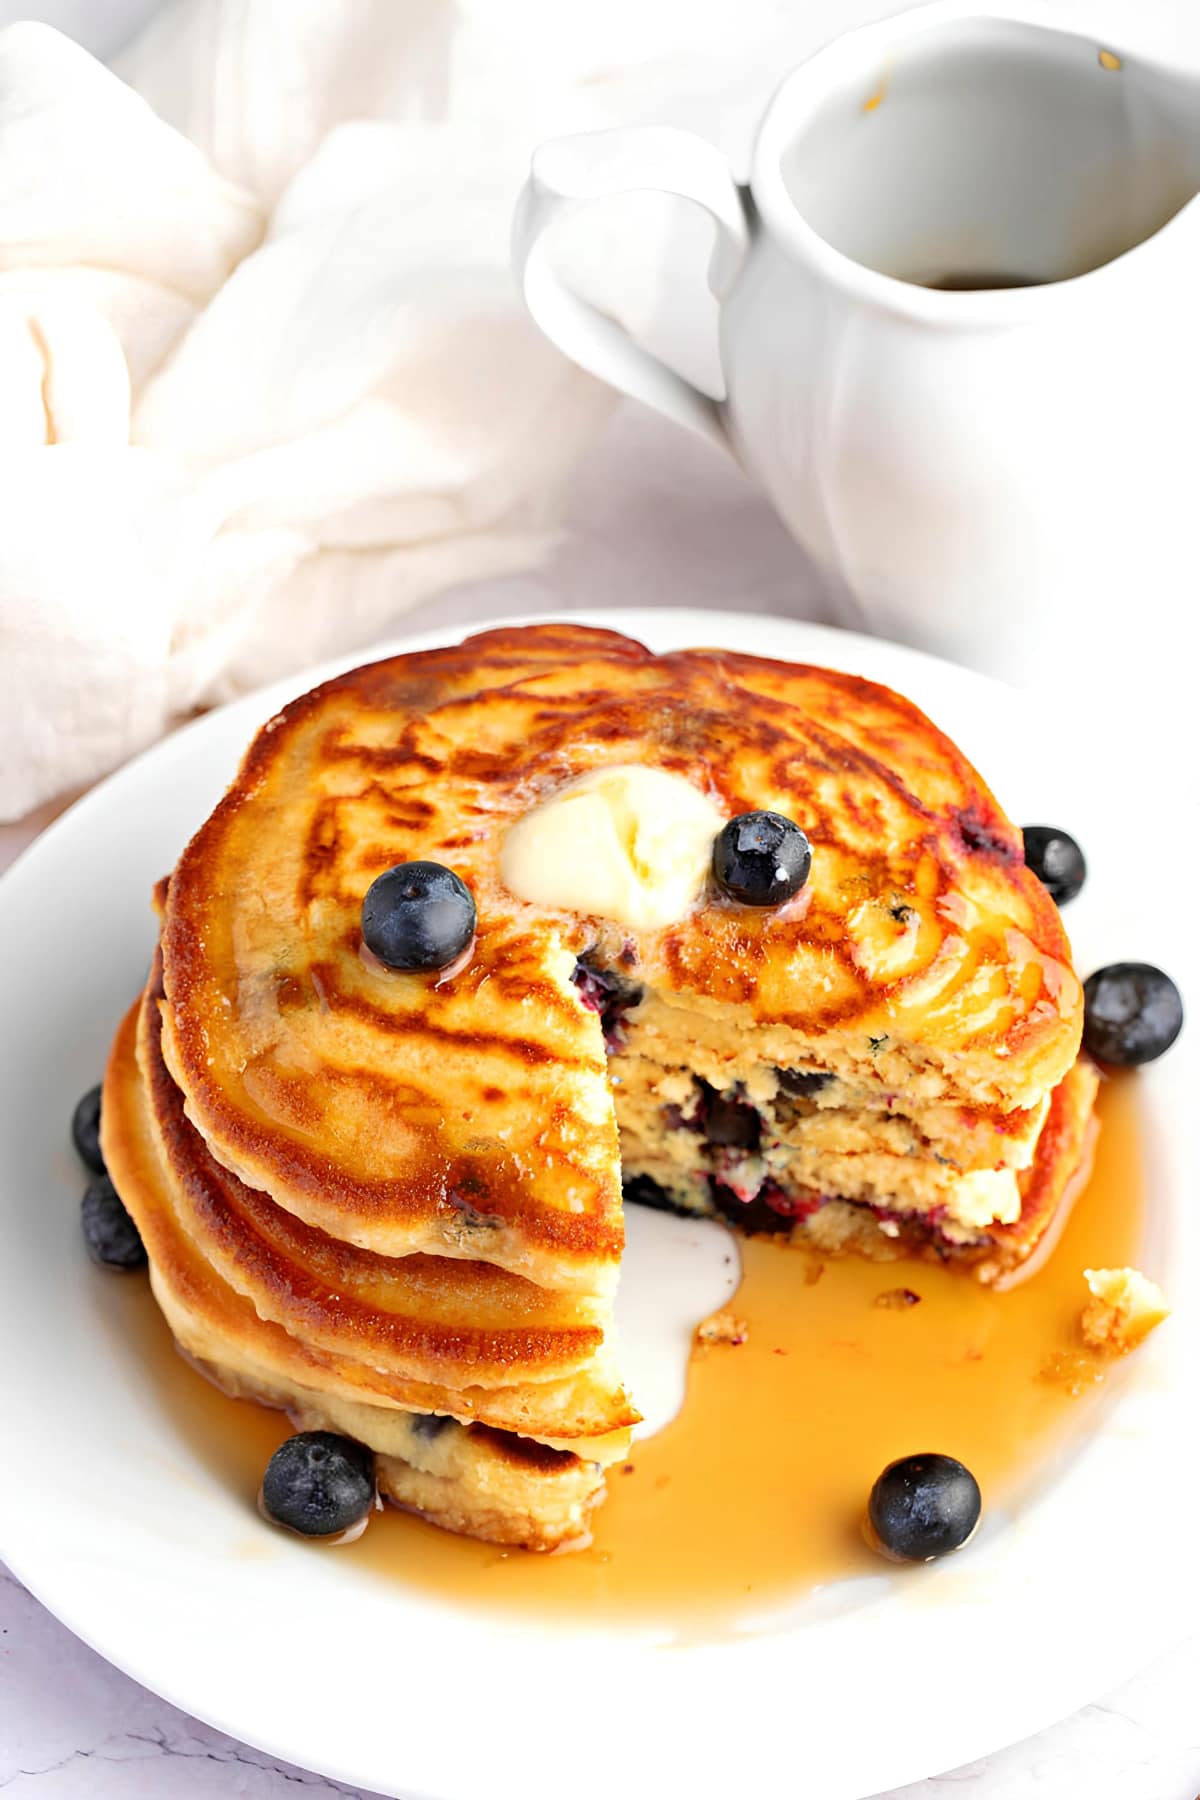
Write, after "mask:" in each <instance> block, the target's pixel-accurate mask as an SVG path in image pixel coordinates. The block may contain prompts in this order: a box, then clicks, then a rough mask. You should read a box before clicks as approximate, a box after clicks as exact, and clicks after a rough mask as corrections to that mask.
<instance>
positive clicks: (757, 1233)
mask: <svg viewBox="0 0 1200 1800" xmlns="http://www.w3.org/2000/svg"><path fill="white" fill-rule="evenodd" d="M708 1191H709V1194H710V1196H711V1198H712V1203H713V1206H714V1208H715V1209H716V1211H717V1212H718V1213H720V1215H721V1217H722V1218H723V1219H726V1220H728V1222H729V1224H730V1225H735V1226H736V1227H737V1229H738V1230H739V1231H741V1232H744V1233H745V1234H746V1236H747V1237H778V1236H779V1235H780V1234H781V1233H783V1232H785V1231H788V1232H790V1231H791V1229H792V1226H793V1224H794V1223H795V1217H796V1215H795V1214H793V1213H789V1212H786V1211H784V1210H782V1208H781V1207H780V1206H778V1205H772V1201H773V1200H776V1201H777V1200H781V1199H782V1195H781V1193H780V1190H779V1189H778V1188H777V1187H776V1186H775V1184H774V1182H771V1181H765V1182H764V1183H763V1185H762V1187H761V1188H760V1189H759V1191H758V1193H757V1194H755V1195H754V1197H753V1199H751V1200H740V1199H739V1198H738V1196H737V1195H736V1194H735V1193H734V1191H733V1189H732V1188H730V1187H726V1185H725V1183H724V1182H723V1181H720V1180H718V1178H717V1177H716V1176H715V1175H710V1176H709V1178H708Z"/></svg>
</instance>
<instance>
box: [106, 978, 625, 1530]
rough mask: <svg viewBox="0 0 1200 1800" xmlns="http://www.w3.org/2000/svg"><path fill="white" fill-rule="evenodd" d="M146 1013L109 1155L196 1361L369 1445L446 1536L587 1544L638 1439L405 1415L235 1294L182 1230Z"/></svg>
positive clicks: (110, 1087)
mask: <svg viewBox="0 0 1200 1800" xmlns="http://www.w3.org/2000/svg"><path fill="white" fill-rule="evenodd" d="M145 1011H146V1009H145V1006H144V1004H141V1005H139V1006H137V1007H134V1008H133V1009H132V1010H131V1011H130V1013H129V1014H128V1016H127V1017H126V1019H125V1021H124V1023H123V1024H122V1027H121V1029H120V1031H119V1033H118V1034H117V1038H116V1041H115V1043H114V1045H113V1051H112V1055H111V1056H110V1058H109V1063H108V1069H107V1072H106V1075H105V1081H104V1098H103V1112H104V1143H105V1154H106V1158H107V1161H108V1168H109V1173H110V1174H111V1176H112V1179H113V1181H114V1182H115V1184H116V1186H117V1188H118V1191H119V1192H120V1193H121V1195H122V1197H123V1198H124V1200H125V1202H126V1205H127V1206H128V1207H129V1209H130V1211H131V1212H132V1213H133V1215H134V1217H135V1218H136V1219H137V1222H138V1227H139V1229H140V1231H141V1233H142V1237H143V1240H144V1242H145V1245H146V1249H147V1252H148V1255H149V1258H150V1280H151V1284H152V1286H153V1290H154V1296H155V1299H156V1300H157V1301H158V1304H159V1306H160V1308H161V1310H162V1312H163V1316H164V1317H165V1319H166V1321H167V1324H168V1326H169V1327H170V1329H171V1332H172V1334H173V1335H174V1338H175V1341H176V1343H177V1344H178V1346H179V1348H180V1350H181V1351H182V1352H183V1353H184V1355H185V1356H187V1358H188V1359H189V1361H191V1362H193V1363H194V1364H195V1366H196V1367H197V1369H198V1370H199V1372H200V1373H202V1374H204V1375H206V1376H207V1377H208V1378H209V1379H210V1380H211V1381H213V1382H214V1383H215V1384H216V1385H217V1386H219V1387H221V1388H222V1389H223V1390H224V1391H225V1392H226V1393H229V1394H231V1395H233V1396H235V1397H237V1398H241V1399H253V1400H258V1401H261V1402H262V1403H263V1404H264V1405H267V1406H275V1407H279V1408H280V1409H282V1410H283V1411H286V1412H287V1413H288V1414H289V1415H290V1416H291V1417H292V1419H293V1421H294V1422H295V1424H296V1426H297V1428H298V1429H299V1430H313V1429H326V1430H331V1431H341V1432H345V1433H346V1434H347V1435H349V1436H353V1437H355V1438H357V1439H358V1440H359V1441H360V1442H361V1443H364V1444H366V1445H368V1447H369V1448H371V1449H372V1450H374V1451H375V1452H376V1466H377V1473H378V1477H379V1485H380V1489H381V1491H382V1492H383V1493H384V1494H385V1495H386V1497H387V1498H389V1499H391V1500H393V1501H394V1502H395V1503H396V1504H397V1505H400V1506H403V1507H405V1508H407V1509H409V1510H412V1511H417V1512H420V1513H422V1514H423V1515H424V1516H425V1517H426V1518H429V1519H431V1520H432V1521H433V1522H434V1523H435V1524H438V1525H442V1526H444V1527H446V1528H447V1529H449V1530H452V1531H459V1532H463V1533H465V1534H467V1535H469V1536H474V1537H484V1538H487V1539H490V1540H491V1541H493V1542H496V1543H506V1544H518V1545H521V1546H523V1547H524V1548H526V1549H530V1550H555V1549H560V1548H563V1547H566V1546H569V1547H571V1548H579V1547H581V1546H582V1545H584V1544H586V1543H587V1542H588V1541H589V1539H590V1530H589V1524H588V1521H589V1519H590V1517H591V1514H592V1512H593V1510H594V1508H595V1507H596V1505H597V1504H598V1503H599V1502H600V1501H601V1500H602V1499H603V1498H604V1482H603V1473H602V1469H603V1464H605V1463H608V1462H611V1461H614V1460H616V1459H617V1458H618V1457H621V1456H623V1455H624V1454H625V1453H626V1450H627V1448H628V1443H629V1433H628V1432H627V1431H626V1432H623V1433H622V1432H616V1433H613V1434H610V1436H609V1437H608V1438H607V1439H606V1440H597V1441H596V1442H594V1443H591V1442H589V1443H585V1444H583V1446H582V1448H583V1450H584V1451H585V1452H586V1454H579V1453H578V1452H577V1450H575V1449H568V1448H567V1447H566V1446H565V1445H564V1446H561V1447H558V1448H555V1447H553V1446H550V1445H546V1444H543V1443H541V1442H538V1441H536V1440H535V1439H534V1438H532V1437H529V1436H520V1435H517V1434H516V1433H513V1432H509V1431H501V1430H497V1429H495V1428H494V1427H491V1426H488V1425H486V1424H483V1423H478V1422H470V1423H464V1422H463V1421H461V1420H456V1419H454V1418H452V1417H450V1416H449V1415H448V1414H445V1413H439V1412H435V1411H432V1410H428V1411H426V1410H414V1409H409V1408H404V1407H401V1406H399V1405H397V1404H394V1403H393V1402H392V1400H391V1398H390V1396H389V1395H388V1394H387V1393H386V1391H385V1390H380V1391H379V1392H376V1393H372V1392H371V1389H370V1385H369V1383H368V1382H365V1381H363V1380H362V1379H361V1378H360V1377H361V1375H363V1374H365V1373H366V1371H359V1370H357V1369H355V1367H354V1365H352V1364H347V1362H346V1361H345V1360H343V1359H341V1358H337V1357H330V1356H326V1355H323V1354H322V1353H321V1352H319V1351H316V1350H311V1349H309V1348H307V1347H306V1346H305V1345H304V1344H303V1342H301V1341H300V1340H299V1339H297V1338H295V1337H292V1336H291V1335H290V1334H289V1333H288V1332H286V1331H285V1330H284V1329H283V1328H282V1327H280V1326H279V1325H277V1324H275V1323H274V1322H272V1321H270V1320H267V1319H262V1318H260V1317H259V1316H258V1314H257V1313H256V1312H255V1310H254V1307H253V1305H252V1304H251V1303H250V1302H249V1301H248V1300H247V1299H246V1298H245V1297H244V1296H243V1295H241V1294H239V1293H238V1292H237V1291H236V1290H235V1289H234V1288H232V1287H231V1286H230V1285H229V1284H228V1283H227V1282H225V1281H223V1280H222V1278H221V1276H220V1275H219V1274H218V1273H217V1272H216V1270H215V1269H214V1268H213V1267H212V1265H211V1264H210V1263H209V1262H208V1261H207V1260H206V1258H205V1257H204V1256H203V1255H202V1254H201V1252H200V1251H199V1250H198V1249H197V1247H196V1245H195V1244H194V1243H193V1242H192V1241H191V1239H190V1238H189V1237H188V1236H187V1233H186V1232H185V1231H183V1230H182V1229H181V1228H180V1226H179V1224H178V1222H177V1220H176V1217H175V1213H174V1210H173V1205H172V1195H171V1189H170V1185H169V1182H168V1180H167V1178H166V1174H165V1171H164V1167H163V1163H162V1159H161V1155H160V1152H159V1148H158V1142H157V1135H156V1132H155V1128H154V1121H153V1115H152V1111H151V1106H150V1103H149V1095H150V1090H149V1085H148V1084H147V1082H146V1081H145V1080H144V1079H143V1075H142V1071H141V1069H140V1068H139V1064H138V1058H137V1044H138V1033H139V1020H140V1019H144V1017H145ZM434 1397H435V1396H434V1395H433V1394H432V1393H431V1394H430V1395H428V1396H427V1398H429V1399H431V1400H432V1399H433V1398H434ZM436 1397H437V1398H442V1396H441V1395H438V1396H436Z"/></svg>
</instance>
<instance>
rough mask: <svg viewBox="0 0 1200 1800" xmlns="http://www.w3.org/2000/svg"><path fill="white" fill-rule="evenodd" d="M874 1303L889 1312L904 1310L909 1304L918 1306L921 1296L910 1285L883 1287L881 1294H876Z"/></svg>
mask: <svg viewBox="0 0 1200 1800" xmlns="http://www.w3.org/2000/svg"><path fill="white" fill-rule="evenodd" d="M874 1304H875V1305H876V1306H880V1307H883V1308H884V1309H885V1310H887V1311H889V1312H904V1311H905V1310H906V1308H908V1307H910V1306H920V1304H921V1296H920V1294H914V1293H913V1290H912V1289H911V1288H910V1287H898V1288H885V1289H884V1291H883V1293H882V1294H876V1296H875V1301H874Z"/></svg>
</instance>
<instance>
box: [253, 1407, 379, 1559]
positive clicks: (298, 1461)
mask: <svg viewBox="0 0 1200 1800" xmlns="http://www.w3.org/2000/svg"><path fill="white" fill-rule="evenodd" d="M258 1503H259V1507H260V1509H261V1511H262V1513H263V1515H264V1517H265V1518H268V1519H270V1520H271V1521H272V1523H273V1524H276V1525H286V1526H287V1528H288V1530H289V1531H298V1532H299V1533H300V1535H301V1536H302V1537H340V1536H341V1535H342V1534H343V1533H346V1532H351V1531H353V1530H354V1527H355V1526H359V1527H360V1528H361V1527H362V1526H363V1525H365V1524H366V1521H367V1518H368V1517H369V1515H370V1512H371V1509H372V1507H373V1506H374V1505H375V1458H374V1457H373V1456H372V1454H371V1452H370V1451H369V1450H368V1449H367V1448H366V1446H365V1445H364V1444H356V1443H355V1441H354V1439H353V1438H348V1437H340V1436H339V1435H338V1434H337V1432H334V1431H299V1432H297V1433H296V1435H295V1437H290V1438H286V1439H285V1440H284V1442H283V1443H282V1444H280V1446H279V1448H278V1450H277V1451H276V1452H275V1454H274V1456H273V1457H272V1458H271V1460H270V1462H269V1463H268V1464H267V1471H266V1474H265V1475H264V1476H263V1481H262V1488H261V1489H260V1491H259V1497H258ZM355 1535H356V1536H357V1533H355Z"/></svg>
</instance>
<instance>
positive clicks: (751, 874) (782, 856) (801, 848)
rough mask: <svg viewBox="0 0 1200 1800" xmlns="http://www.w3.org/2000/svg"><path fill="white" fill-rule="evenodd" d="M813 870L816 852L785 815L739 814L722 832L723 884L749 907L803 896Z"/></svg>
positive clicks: (716, 854) (717, 859)
mask: <svg viewBox="0 0 1200 1800" xmlns="http://www.w3.org/2000/svg"><path fill="white" fill-rule="evenodd" d="M811 867H812V848H811V846H810V844H809V841H808V839H807V838H806V837H805V835H804V833H803V832H802V831H801V829H800V827H799V826H798V825H796V824H795V823H793V821H792V820H791V819H785V818H784V817H783V815H782V813H773V812H748V813H739V814H738V815H737V817H736V818H733V819H730V820H729V822H728V824H726V825H724V826H723V827H722V828H721V830H720V832H719V833H718V834H717V839H716V842H715V843H714V845H713V856H712V870H713V878H714V880H715V881H716V882H717V885H718V886H719V887H721V888H723V889H724V890H725V892H726V893H727V894H729V895H730V896H731V898H733V899H734V900H740V901H741V902H742V904H743V905H744V906H778V905H779V904H780V902H781V901H783V900H790V899H791V897H792V895H793V894H798V893H799V892H800V889H801V888H802V887H803V886H804V884H805V882H806V881H807V880H808V871H809V870H810V869H811Z"/></svg>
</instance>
